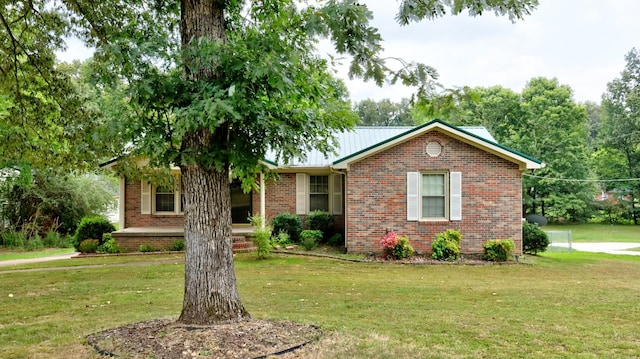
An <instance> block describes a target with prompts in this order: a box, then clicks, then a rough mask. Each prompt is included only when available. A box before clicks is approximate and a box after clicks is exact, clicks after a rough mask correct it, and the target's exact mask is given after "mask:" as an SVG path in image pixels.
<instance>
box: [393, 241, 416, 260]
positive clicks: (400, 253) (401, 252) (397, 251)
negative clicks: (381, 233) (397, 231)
mask: <svg viewBox="0 0 640 359" xmlns="http://www.w3.org/2000/svg"><path fill="white" fill-rule="evenodd" d="M414 254H415V251H414V250H413V247H412V246H411V245H410V244H409V237H406V236H405V237H398V243H397V244H396V248H394V250H393V256H394V257H395V258H396V259H402V258H409V257H411V256H412V255H414Z"/></svg>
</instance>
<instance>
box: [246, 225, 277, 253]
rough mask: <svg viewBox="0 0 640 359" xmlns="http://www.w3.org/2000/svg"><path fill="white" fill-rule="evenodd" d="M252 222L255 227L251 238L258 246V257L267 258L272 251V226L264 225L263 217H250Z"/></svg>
mask: <svg viewBox="0 0 640 359" xmlns="http://www.w3.org/2000/svg"><path fill="white" fill-rule="evenodd" d="M249 220H250V221H251V224H252V225H253V226H254V227H255V229H254V231H253V236H251V240H252V241H253V243H254V244H255V245H256V246H257V247H258V259H265V258H267V257H268V256H269V253H271V249H272V248H273V247H272V246H271V228H269V226H264V227H263V226H262V218H261V217H250V218H249Z"/></svg>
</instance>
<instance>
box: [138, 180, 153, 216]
mask: <svg viewBox="0 0 640 359" xmlns="http://www.w3.org/2000/svg"><path fill="white" fill-rule="evenodd" d="M140 213H141V214H151V183H149V182H148V181H145V180H141V181H140Z"/></svg>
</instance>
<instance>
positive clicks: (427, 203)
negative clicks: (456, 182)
mask: <svg viewBox="0 0 640 359" xmlns="http://www.w3.org/2000/svg"><path fill="white" fill-rule="evenodd" d="M445 177H446V176H445V174H443V173H425V174H422V192H421V195H422V214H421V216H420V218H445V213H447V212H446V210H447V208H446V207H447V197H446V193H447V192H448V191H447V188H446V187H447V186H446V185H445Z"/></svg>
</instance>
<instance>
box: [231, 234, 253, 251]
mask: <svg viewBox="0 0 640 359" xmlns="http://www.w3.org/2000/svg"><path fill="white" fill-rule="evenodd" d="M256 250H257V248H256V246H255V245H254V244H253V242H252V241H251V240H249V239H248V238H247V237H245V236H233V253H234V254H236V253H251V252H255V251H256Z"/></svg>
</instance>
